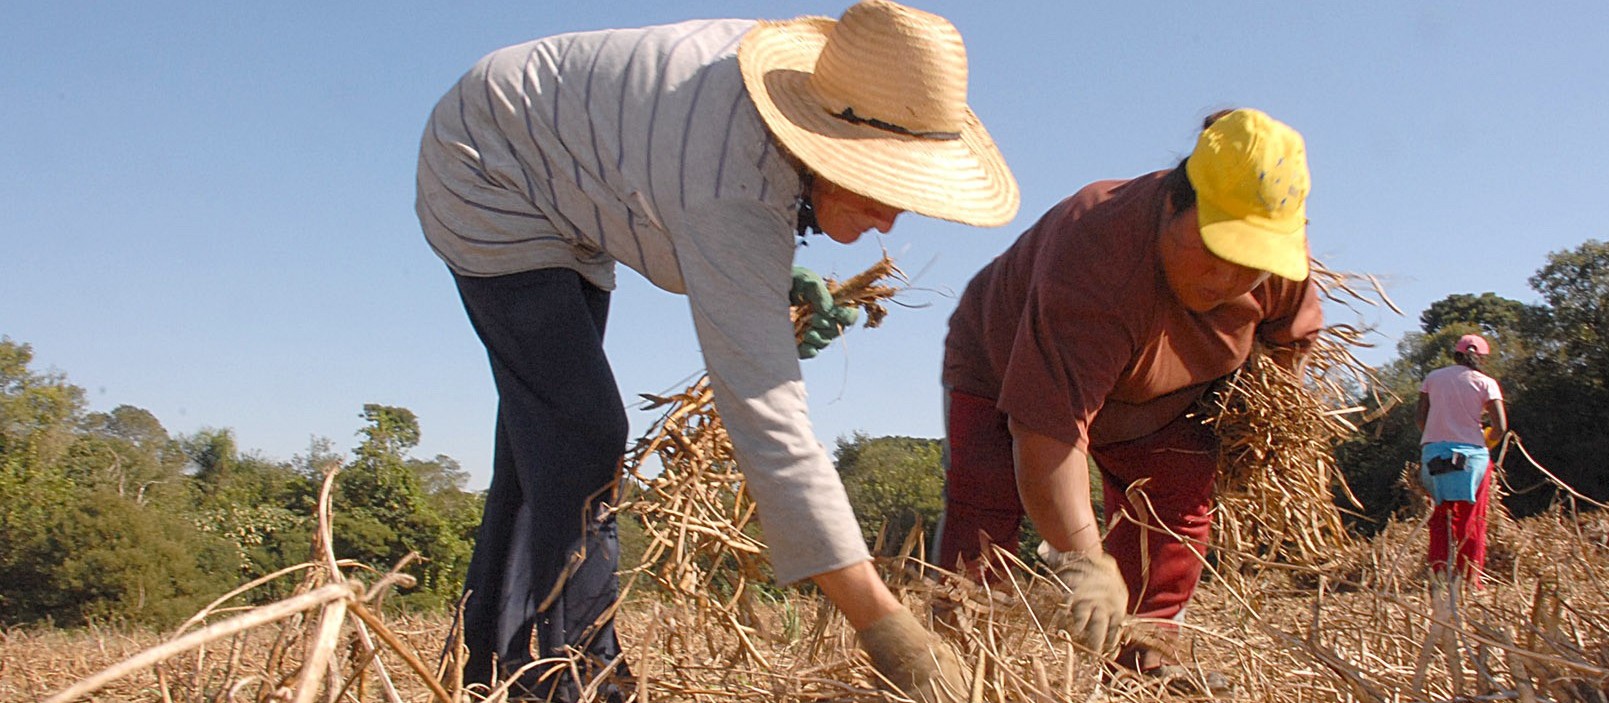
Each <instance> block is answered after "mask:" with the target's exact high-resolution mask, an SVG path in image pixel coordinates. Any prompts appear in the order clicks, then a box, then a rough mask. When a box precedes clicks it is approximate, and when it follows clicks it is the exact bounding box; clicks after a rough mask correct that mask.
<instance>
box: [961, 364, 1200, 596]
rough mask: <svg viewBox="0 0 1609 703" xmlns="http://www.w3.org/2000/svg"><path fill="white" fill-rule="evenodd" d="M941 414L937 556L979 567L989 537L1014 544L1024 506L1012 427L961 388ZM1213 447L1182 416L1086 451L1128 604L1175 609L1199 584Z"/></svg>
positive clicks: (1108, 543)
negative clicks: (944, 452) (1101, 488)
mask: <svg viewBox="0 0 1609 703" xmlns="http://www.w3.org/2000/svg"><path fill="white" fill-rule="evenodd" d="M945 421H946V425H947V430H948V431H947V437H948V450H949V451H948V458H949V465H948V468H947V469H946V473H945V501H944V519H943V522H942V526H941V529H940V533H939V539H938V550H937V551H938V560H939V561H938V563H939V565H940V566H944V567H953V566H955V565H956V564H957V561H958V560H961V561H962V563H964V565H965V566H966V567H967V568H968V570H970V571H972V572H973V573H974V574H976V573H977V567H978V557H979V556H980V555H982V554H983V550H984V549H985V547H986V545H987V544H990V543H993V544H996V545H999V546H1000V547H1002V548H1004V549H1006V550H1008V551H1012V552H1015V551H1017V532H1018V529H1019V527H1020V525H1021V522H1022V517H1023V507H1022V500H1021V498H1019V497H1018V495H1017V479H1016V467H1015V463H1014V462H1013V460H1012V454H1011V432H1010V430H1008V429H1007V427H1006V416H1005V415H1003V414H1002V413H1000V411H998V410H996V409H995V407H994V401H992V400H990V399H988V398H980V397H978V396H974V395H969V394H966V393H960V392H956V391H951V392H950V393H949V408H948V412H947V417H946V418H945ZM1217 451H1218V450H1217V441H1216V439H1215V438H1214V437H1213V435H1212V431H1211V430H1210V429H1208V428H1206V427H1204V426H1202V425H1201V424H1200V423H1198V422H1196V421H1194V420H1191V419H1186V418H1182V417H1181V418H1180V419H1178V420H1174V421H1173V422H1172V423H1171V424H1169V425H1168V426H1166V427H1164V428H1162V429H1161V430H1158V431H1157V432H1156V433H1154V434H1152V435H1150V436H1147V437H1142V438H1140V439H1137V440H1133V441H1129V442H1120V443H1117V444H1109V445H1106V446H1102V447H1095V448H1092V449H1091V450H1090V454H1091V455H1092V456H1093V457H1094V458H1095V462H1096V463H1097V464H1098V465H1099V466H1100V469H1101V479H1102V483H1103V484H1105V494H1106V508H1105V514H1106V519H1105V522H1106V523H1107V524H1108V525H1110V527H1111V529H1110V531H1109V532H1107V534H1106V538H1105V546H1106V551H1107V552H1108V553H1110V554H1111V555H1112V557H1113V558H1115V559H1116V560H1117V563H1118V567H1119V568H1120V569H1121V570H1122V572H1123V580H1124V581H1125V582H1127V583H1128V587H1129V611H1130V612H1131V613H1133V614H1135V615H1138V616H1141V617H1149V618H1175V617H1177V616H1178V615H1179V614H1180V613H1181V612H1182V611H1183V610H1184V606H1185V604H1186V603H1188V602H1189V601H1190V596H1191V594H1193V593H1195V590H1196V584H1197V582H1199V581H1200V579H1201V568H1202V561H1201V559H1202V555H1203V554H1204V553H1205V547H1204V546H1202V545H1205V544H1206V542H1207V539H1208V536H1209V534H1210V531H1211V527H1212V517H1211V512H1210V509H1211V507H1212V486H1213V479H1214V475H1215V473H1216V471H1217V465H1218V454H1217ZM1142 479H1150V481H1148V482H1147V483H1145V485H1143V486H1140V487H1138V488H1137V490H1136V492H1135V495H1134V501H1133V502H1130V501H1129V499H1128V498H1127V497H1126V496H1125V495H1124V490H1125V489H1126V488H1128V487H1129V486H1133V485H1134V484H1135V483H1137V482H1139V481H1141V480H1142ZM1114 521H1115V523H1116V524H1113V523H1114ZM1136 522H1138V523H1140V524H1136ZM1142 525H1145V526H1149V527H1150V529H1147V528H1146V527H1142ZM1170 532H1171V533H1172V534H1173V535H1178V536H1179V537H1182V538H1184V540H1185V541H1184V542H1181V541H1180V540H1179V539H1176V538H1175V537H1173V536H1171V535H1170V534H1169V533H1170Z"/></svg>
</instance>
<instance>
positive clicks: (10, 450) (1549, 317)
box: [0, 241, 1609, 626]
mask: <svg viewBox="0 0 1609 703" xmlns="http://www.w3.org/2000/svg"><path fill="white" fill-rule="evenodd" d="M1530 283H1531V285H1532V287H1533V288H1534V289H1535V290H1536V291H1537V293H1538V294H1540V296H1541V302H1540V303H1538V304H1526V303H1521V302H1519V301H1515V300H1509V299H1506V298H1501V297H1498V296H1496V295H1493V294H1491V293H1485V294H1480V295H1472V294H1463V293H1460V294H1455V295H1450V296H1448V297H1446V298H1443V299H1442V300H1439V301H1437V302H1436V303H1434V304H1432V305H1431V306H1430V307H1429V308H1428V309H1426V310H1425V311H1424V312H1423V313H1422V314H1421V315H1420V323H1421V328H1420V331H1419V332H1417V333H1413V334H1409V335H1407V336H1406V337H1405V338H1404V339H1402V340H1401V341H1400V343H1399V345H1398V358H1397V359H1395V360H1394V361H1392V362H1391V363H1389V364H1387V365H1386V366H1385V367H1384V368H1382V369H1381V370H1380V380H1381V386H1382V387H1381V388H1378V389H1360V395H1361V396H1362V398H1361V399H1360V402H1362V403H1364V404H1366V405H1371V406H1373V407H1376V408H1378V407H1380V406H1381V404H1383V403H1391V402H1393V401H1392V400H1391V398H1396V399H1397V401H1396V404H1394V405H1391V406H1390V408H1389V410H1388V411H1387V412H1386V413H1385V414H1384V417H1383V418H1382V419H1381V420H1380V421H1379V422H1377V423H1376V424H1374V425H1373V426H1371V427H1370V428H1369V431H1368V432H1367V433H1366V434H1365V435H1363V436H1360V437H1358V438H1357V439H1355V440H1353V441H1351V442H1349V443H1347V444H1346V445H1344V446H1342V447H1341V450H1340V452H1339V456H1338V459H1339V462H1340V465H1341V468H1342V471H1343V473H1344V474H1345V475H1346V476H1347V478H1348V480H1349V482H1350V484H1351V486H1352V488H1353V490H1354V491H1355V492H1356V494H1357V495H1358V496H1359V498H1361V499H1362V501H1363V503H1364V506H1365V509H1364V511H1363V512H1362V513H1361V514H1358V515H1355V516H1353V524H1354V527H1355V528H1356V529H1358V530H1359V531H1360V532H1364V533H1368V532H1370V531H1372V530H1373V529H1375V528H1377V527H1378V526H1381V525H1383V524H1384V523H1385V521H1386V519H1387V518H1389V517H1390V516H1391V515H1392V514H1393V513H1394V512H1395V511H1397V510H1399V509H1401V508H1402V507H1403V506H1405V505H1407V504H1408V503H1409V501H1412V500H1418V498H1417V497H1415V496H1414V495H1413V494H1412V493H1411V492H1410V491H1409V490H1407V489H1406V484H1405V483H1404V482H1402V481H1401V477H1402V475H1403V472H1404V469H1405V467H1406V466H1407V464H1408V462H1413V461H1416V460H1417V457H1418V443H1419V434H1418V431H1417V429H1416V428H1415V427H1414V421H1413V404H1414V401H1415V400H1416V399H1417V397H1418V385H1419V382H1420V381H1421V380H1422V379H1423V378H1424V375H1425V374H1426V373H1428V372H1429V371H1431V370H1433V369H1435V368H1438V367H1440V366H1443V365H1446V364H1449V363H1452V360H1451V357H1450V354H1449V350H1450V348H1451V346H1452V342H1453V340H1455V339H1457V338H1458V337H1459V336H1461V335H1463V334H1466V333H1469V332H1479V333H1481V334H1483V335H1486V336H1487V337H1488V338H1489V339H1490V340H1491V341H1492V342H1493V346H1494V349H1493V353H1492V357H1491V359H1490V360H1489V363H1488V366H1487V371H1488V373H1491V374H1492V375H1493V376H1495V377H1496V378H1497V379H1498V380H1499V381H1500V382H1501V383H1502V385H1503V389H1504V392H1505V394H1506V395H1507V399H1508V407H1509V418H1510V425H1511V426H1512V427H1513V429H1514V430H1515V431H1516V432H1518V433H1519V435H1520V436H1521V437H1522V438H1523V441H1524V445H1525V447H1526V448H1527V449H1529V451H1530V452H1531V453H1532V455H1533V456H1534V457H1535V458H1536V460H1537V461H1538V462H1540V463H1541V464H1542V465H1544V466H1546V467H1547V468H1548V469H1550V470H1551V471H1553V472H1554V473H1555V474H1557V475H1558V476H1560V477H1561V478H1562V479H1563V480H1564V481H1565V482H1567V483H1568V484H1569V485H1570V486H1572V487H1573V488H1574V489H1575V490H1577V491H1580V492H1581V493H1583V494H1586V495H1588V496H1590V497H1592V498H1593V499H1595V500H1599V501H1605V500H1609V461H1606V458H1609V340H1606V339H1605V337H1604V335H1605V334H1606V330H1609V245H1605V244H1604V243H1602V242H1598V241H1588V242H1586V243H1585V244H1583V245H1581V246H1580V247H1578V248H1576V249H1574V250H1569V251H1562V252H1556V253H1554V254H1552V255H1550V256H1549V259H1548V262H1547V264H1546V265H1545V266H1544V267H1543V268H1542V269H1541V270H1539V271H1537V272H1536V274H1535V275H1534V276H1532V277H1531V279H1530ZM1381 390H1384V391H1388V392H1379V391H1381ZM362 417H363V419H364V420H365V422H366V424H365V426H364V427H363V429H362V430H360V431H359V433H358V440H359V441H358V443H357V445H356V446H355V447H353V448H351V450H350V451H349V452H346V453H338V452H337V451H336V450H335V449H334V447H333V445H332V444H331V443H330V442H328V441H327V440H316V441H314V442H313V443H312V446H310V447H309V449H308V451H307V453H306V454H305V455H298V456H296V457H293V458H292V459H291V460H290V461H274V460H270V459H266V458H263V457H261V456H259V455H257V454H255V453H252V452H242V451H241V450H240V449H239V447H237V446H236V443H235V438H234V435H233V433H232V432H231V431H230V430H227V429H207V430H201V431H199V432H196V433H194V434H190V435H179V436H173V435H170V434H169V433H168V432H167V431H166V430H165V429H164V428H163V427H162V424H161V423H160V422H159V421H158V420H157V418H155V417H154V416H152V415H151V413H149V412H147V411H145V410H142V409H140V408H137V407H132V406H127V405H124V406H119V407H117V408H114V409H113V410H111V411H110V412H104V413H102V412H89V411H88V410H87V409H86V403H85V400H84V391H83V389H81V388H78V387H77V386H74V385H72V384H71V383H69V382H68V381H67V379H66V378H65V376H63V375H61V374H59V373H41V372H39V371H36V370H35V369H34V368H33V357H32V351H31V349H30V348H29V347H28V346H27V345H25V344H22V343H19V342H15V341H12V340H9V339H0V506H3V509H0V626H7V625H16V624H25V623H38V622H52V623H56V624H58V625H78V624H82V623H85V622H89V621H92V620H116V621H123V622H130V623H143V624H152V625H165V624H169V623H172V622H174V621H176V620H177V619H181V618H183V617H187V616H188V615H190V614H191V613H193V612H195V611H196V610H197V609H199V608H200V607H201V606H203V605H205V604H206V603H207V602H209V601H210V600H212V599H213V598H215V597H217V596H218V595H220V594H222V593H224V592H226V591H228V590H229V589H231V588H233V587H234V586H236V585H238V584H240V583H242V582H244V581H246V580H248V579H251V578H255V577H257V576H262V575H265V574H270V573H273V572H275V571H277V570H280V569H284V568H287V567H291V566H294V565H296V564H301V563H303V562H306V561H308V560H309V558H310V556H311V554H310V550H311V545H312V542H313V532H314V525H313V522H312V520H313V517H312V516H313V512H314V510H313V509H314V505H315V503H316V500H317V495H318V490H319V486H320V484H321V482H322V480H323V475H324V470H325V469H326V468H327V467H329V466H331V465H339V466H340V467H341V477H340V479H339V480H338V481H337V482H336V484H335V492H334V495H333V508H334V514H335V526H334V527H335V530H334V533H335V541H336V545H335V548H336V554H337V555H339V556H340V557H342V558H349V559H354V560H357V561H360V562H362V563H365V564H369V565H371V566H375V567H379V568H388V567H390V566H391V565H392V564H394V563H396V562H397V561H398V560H399V559H401V558H402V557H403V556H404V555H406V554H409V553H418V554H420V555H422V556H423V557H425V560H424V561H423V562H422V563H420V564H417V565H415V566H413V567H411V568H410V569H409V572H410V573H412V574H414V575H415V576H418V577H419V585H418V586H417V587H415V588H413V589H411V590H410V591H408V592H407V593H406V594H405V595H404V596H403V597H402V598H401V599H400V600H401V604H402V605H411V606H413V607H421V608H442V607H447V606H449V605H450V604H451V603H453V602H454V601H455V600H456V598H457V597H458V595H459V592H460V590H461V588H462V582H463V574H464V572H465V570H466V568H467V565H468V561H469V555H470V551H471V548H472V546H473V540H474V531H475V528H476V526H477V523H478V522H479V518H480V508H481V501H482V499H483V496H482V494H480V493H478V492H469V491H466V490H465V483H466V480H467V478H468V476H467V474H466V472H464V471H463V470H462V469H461V468H460V467H459V465H458V464H457V462H455V461H453V460H452V459H451V458H449V457H445V456H437V457H435V458H434V459H430V460H421V459H417V458H414V457H412V456H411V455H410V451H411V450H412V449H413V448H414V447H415V446H417V445H418V443H419V437H420V426H419V421H418V418H416V417H415V416H414V414H413V413H412V412H411V411H409V410H407V409H406V408H400V407H392V406H384V405H372V404H371V405H365V406H364V407H363V410H362ZM835 455H836V456H835V459H836V461H837V464H838V468H839V471H840V473H841V475H842V477H843V480H844V485H845V488H846V489H847V491H848V492H849V496H850V502H851V503H852V504H853V505H854V507H855V511H856V514H857V515H858V516H859V517H860V519H861V526H862V530H863V532H864V534H865V536H866V538H867V540H868V543H872V542H875V541H877V540H878V539H879V530H882V529H884V528H885V525H886V531H885V532H883V533H882V534H883V541H884V543H885V547H884V549H883V550H882V551H883V553H885V554H888V553H892V552H893V551H895V550H896V549H897V548H898V547H899V546H900V544H901V543H902V542H903V541H904V539H905V536H906V534H908V533H909V531H910V529H911V528H912V526H915V525H918V524H919V525H922V526H923V527H924V528H926V531H927V534H928V536H929V537H931V534H932V526H933V525H934V523H935V521H936V519H937V517H938V514H939V511H940V508H941V505H942V503H941V496H942V491H943V474H942V467H941V466H942V465H941V461H942V460H941V444H940V442H939V441H938V440H935V439H920V438H911V437H875V438H874V437H867V436H865V435H860V434H857V435H854V436H852V437H849V438H844V439H840V440H839V441H838V444H837V448H836V452H835ZM1506 469H1507V476H1508V479H1509V481H1510V485H1511V490H1510V492H1509V493H1508V495H1507V496H1506V498H1505V501H1506V502H1507V504H1508V506H1509V508H1510V509H1511V510H1512V511H1513V512H1514V513H1515V514H1516V515H1520V516H1524V515H1527V514H1531V513H1534V512H1536V511H1538V510H1541V509H1543V508H1545V507H1547V506H1548V505H1550V504H1552V503H1553V502H1554V501H1555V500H1557V499H1558V498H1559V495H1558V491H1557V490H1556V489H1555V488H1554V487H1553V485H1552V484H1551V483H1550V482H1549V481H1547V480H1546V479H1545V477H1543V476H1542V475H1541V474H1540V473H1539V472H1538V471H1536V470H1535V469H1534V468H1533V467H1531V466H1530V465H1529V463H1528V462H1526V461H1524V460H1522V459H1518V458H1514V457H1511V458H1510V460H1509V461H1508V462H1507V464H1506ZM1092 479H1094V480H1095V481H1098V475H1095V476H1092ZM1097 497H1098V494H1097ZM628 523H629V521H622V524H621V539H622V562H623V563H624V564H628V565H629V564H632V563H634V559H635V557H636V555H638V554H640V553H641V549H642V544H641V542H642V540H643V537H642V531H641V529H640V528H639V527H638V526H636V525H633V524H628ZM1025 527H1026V529H1027V530H1028V531H1029V532H1027V534H1025V539H1024V540H1023V543H1024V545H1025V547H1031V545H1032V544H1033V543H1034V541H1035V540H1034V539H1033V537H1032V533H1031V530H1032V526H1031V525H1028V526H1025ZM289 582H290V581H283V580H282V581H281V583H289ZM279 587H280V588H285V587H286V586H279ZM284 595H286V594H284V593H279V592H275V591H274V590H272V588H270V589H265V590H260V591H258V592H257V593H256V597H258V598H260V599H264V600H266V599H270V598H278V597H282V596H284Z"/></svg>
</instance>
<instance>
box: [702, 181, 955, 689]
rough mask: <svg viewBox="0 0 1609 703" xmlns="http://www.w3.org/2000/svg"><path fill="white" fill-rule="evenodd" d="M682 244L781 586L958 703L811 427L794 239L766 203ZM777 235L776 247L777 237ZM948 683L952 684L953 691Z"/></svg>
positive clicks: (934, 645) (721, 396)
mask: <svg viewBox="0 0 1609 703" xmlns="http://www.w3.org/2000/svg"><path fill="white" fill-rule="evenodd" d="M691 214H692V217H690V218H689V221H690V222H691V223H693V224H694V225H696V226H697V227H698V229H697V230H696V232H693V233H688V234H686V235H684V236H683V237H682V238H681V241H678V243H677V258H678V260H679V262H680V265H681V267H682V275H683V280H684V282H685V284H686V288H687V293H688V301H689V305H690V307H691V309H692V312H693V322H694V326H695V327H696V328H697V331H698V338H699V341H700V344H701V346H702V348H703V352H704V359H705V364H706V366H707V368H708V369H709V374H710V385H711V389H712V390H713V391H714V394H715V404H716V407H717V408H718V409H719V410H720V413H721V419H722V421H723V423H724V424H725V426H726V429H727V432H728V435H729V437H730V438H731V441H732V447H733V451H734V454H735V455H736V459H737V462H738V466H739V467H740V468H741V469H742V471H743V474H744V477H745V479H746V482H747V484H746V485H747V488H748V491H749V494H750V495H751V496H752V497H753V498H754V500H755V503H756V504H757V505H758V507H759V517H760V520H761V522H762V524H763V526H765V527H766V528H767V529H766V532H765V539H766V542H767V543H768V544H769V545H770V547H771V558H772V565H773V568H774V570H775V573H776V578H777V581H779V582H781V583H784V584H786V583H790V582H794V581H798V580H801V579H809V580H811V581H812V582H814V583H815V584H816V585H817V586H818V587H820V588H821V591H822V593H823V595H825V596H826V597H827V599H828V600H830V601H832V603H833V604H834V605H835V606H837V607H838V609H839V610H840V611H841V612H843V614H844V616H845V617H846V618H847V619H848V620H849V623H850V625H851V626H852V627H854V628H855V630H856V632H858V633H860V635H861V637H862V645H863V647H864V648H865V649H866V651H867V653H868V654H870V655H871V657H872V660H873V663H874V664H875V665H876V666H877V669H878V671H879V672H880V673H882V675H883V676H884V677H885V678H887V679H888V680H889V681H890V682H892V683H894V684H895V686H897V687H899V688H900V690H901V691H903V692H905V694H906V695H908V696H910V697H911V698H914V699H916V700H919V701H943V700H950V699H949V698H946V697H945V696H942V695H939V691H940V690H941V689H943V690H950V689H959V688H960V686H959V684H958V683H957V682H959V681H960V671H961V668H960V665H959V663H958V660H957V658H956V657H955V655H954V653H953V652H952V651H950V650H949V649H948V648H947V646H946V645H943V644H942V643H940V642H938V641H937V640H934V639H932V638H931V636H930V635H928V633H927V631H926V629H925V628H923V627H922V626H921V624H920V623H918V622H917V621H916V620H915V618H914V616H913V615H912V614H911V613H910V611H909V610H907V609H906V608H905V607H904V606H903V605H902V604H901V603H900V602H899V601H898V600H897V599H896V598H895V597H894V595H893V594H892V593H891V592H890V591H889V589H888V587H887V585H886V584H884V582H883V580H882V578H881V577H879V576H878V574H877V571H876V570H875V569H874V568H873V567H872V564H871V562H870V556H869V554H868V553H867V551H866V544H865V541H864V540H863V539H862V537H861V534H860V527H859V524H858V523H857V522H856V520H855V516H854V513H853V510H852V509H851V508H850V505H849V500H848V497H847V495H846V494H845V492H844V489H843V485H842V483H841V482H840V480H839V478H838V473H837V471H836V470H834V469H833V466H832V462H831V460H830V459H829V458H828V456H827V454H826V449H825V448H824V447H822V445H821V442H819V441H818V440H816V438H815V436H814V432H813V431H812V429H811V424H810V419H809V417H808V406H807V403H806V402H805V393H804V384H803V381H802V379H801V377H800V365H799V360H798V358H797V350H796V348H795V346H794V339H793V325H792V322H791V320H790V318H789V307H788V294H789V290H790V286H791V275H790V268H791V260H792V257H793V251H792V241H791V239H792V238H791V230H790V229H788V227H787V223H786V221H785V218H784V217H783V216H782V214H781V213H778V212H776V211H775V210H773V209H771V208H767V207H764V206H762V205H760V204H758V203H747V202H742V201H737V202H729V203H715V204H711V205H709V206H707V207H705V208H702V209H699V210H697V211H696V212H694V213H691ZM773 234H775V236H771V235H773ZM941 682H942V683H941Z"/></svg>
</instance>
